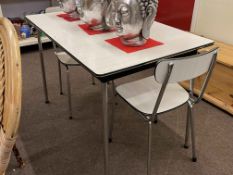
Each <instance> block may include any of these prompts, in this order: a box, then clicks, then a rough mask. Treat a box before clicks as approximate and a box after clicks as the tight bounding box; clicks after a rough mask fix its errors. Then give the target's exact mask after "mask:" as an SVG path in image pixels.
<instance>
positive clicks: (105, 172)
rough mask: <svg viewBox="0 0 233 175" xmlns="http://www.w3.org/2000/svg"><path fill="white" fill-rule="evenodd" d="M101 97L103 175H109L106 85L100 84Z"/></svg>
mask: <svg viewBox="0 0 233 175" xmlns="http://www.w3.org/2000/svg"><path fill="white" fill-rule="evenodd" d="M102 95H103V125H104V126H103V128H104V133H103V135H104V175H109V153H108V152H109V148H108V146H109V145H108V144H109V143H108V141H109V137H108V135H109V122H108V85H107V83H102Z"/></svg>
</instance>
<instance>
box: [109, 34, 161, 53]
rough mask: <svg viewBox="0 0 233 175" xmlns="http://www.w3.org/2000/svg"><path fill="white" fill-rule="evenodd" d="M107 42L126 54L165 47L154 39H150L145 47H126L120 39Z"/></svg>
mask: <svg viewBox="0 0 233 175" xmlns="http://www.w3.org/2000/svg"><path fill="white" fill-rule="evenodd" d="M105 41H106V42H108V43H110V44H111V45H113V46H115V47H117V48H118V49H120V50H122V51H124V52H126V53H132V52H137V51H140V50H144V49H148V48H151V47H155V46H160V45H163V43H162V42H159V41H155V40H153V39H148V40H147V43H146V44H145V45H143V46H126V45H124V44H122V42H121V40H120V38H119V37H117V38H112V39H107V40H105Z"/></svg>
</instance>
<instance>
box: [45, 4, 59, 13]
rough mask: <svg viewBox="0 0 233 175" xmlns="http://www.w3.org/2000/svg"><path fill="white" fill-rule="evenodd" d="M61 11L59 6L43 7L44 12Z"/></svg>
mask: <svg viewBox="0 0 233 175" xmlns="http://www.w3.org/2000/svg"><path fill="white" fill-rule="evenodd" d="M60 11H62V10H61V8H60V7H59V6H56V7H48V8H46V9H45V13H52V12H60Z"/></svg>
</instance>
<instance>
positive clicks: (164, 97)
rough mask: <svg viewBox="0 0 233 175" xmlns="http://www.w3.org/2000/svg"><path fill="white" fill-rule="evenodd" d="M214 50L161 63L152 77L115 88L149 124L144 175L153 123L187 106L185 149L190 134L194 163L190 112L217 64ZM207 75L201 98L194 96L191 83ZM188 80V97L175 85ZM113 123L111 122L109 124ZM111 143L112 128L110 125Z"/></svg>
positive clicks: (149, 163)
mask: <svg viewBox="0 0 233 175" xmlns="http://www.w3.org/2000/svg"><path fill="white" fill-rule="evenodd" d="M216 56H217V48H215V49H213V50H211V51H209V52H206V53H201V54H197V55H195V56H190V57H183V58H174V59H164V60H161V61H159V62H158V63H157V65H156V68H155V71H154V76H151V77H147V78H144V79H141V80H137V81H134V82H129V83H126V84H122V85H119V86H118V87H116V92H117V95H119V96H120V97H121V98H122V99H123V100H124V101H126V102H127V104H129V106H131V107H132V108H133V109H135V110H136V111H137V112H139V114H140V116H142V117H143V119H144V120H145V121H146V122H148V124H149V125H148V162H147V174H148V175H150V174H151V144H152V123H153V122H154V121H155V120H157V116H158V115H159V114H161V113H164V112H167V111H170V110H173V109H176V108H177V107H180V106H182V105H184V104H187V106H188V114H187V125H186V136H185V145H184V147H185V148H188V140H189V131H190V130H191V140H192V160H193V161H194V162H195V161H196V160H197V157H196V151H195V134H194V121H193V116H192V110H193V107H194V105H195V104H197V103H198V102H200V100H201V99H202V96H203V93H204V91H205V89H206V86H207V84H208V81H209V78H210V76H211V73H212V70H213V67H214V64H215V62H216ZM205 73H206V77H205V81H204V82H203V85H202V89H201V92H200V95H199V96H198V97H195V96H193V84H194V79H195V78H196V77H198V76H200V75H202V74H205ZM184 80H190V84H191V88H190V93H188V92H187V91H186V90H185V89H183V88H182V87H181V86H180V85H179V84H178V82H181V81H184ZM112 123H113V122H112ZM110 126H111V127H110V133H109V134H110V139H111V137H112V136H111V134H112V124H111V125H110Z"/></svg>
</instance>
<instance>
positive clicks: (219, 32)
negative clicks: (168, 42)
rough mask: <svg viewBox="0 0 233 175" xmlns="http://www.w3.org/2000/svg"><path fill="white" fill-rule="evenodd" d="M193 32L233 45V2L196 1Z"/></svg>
mask: <svg viewBox="0 0 233 175" xmlns="http://www.w3.org/2000/svg"><path fill="white" fill-rule="evenodd" d="M196 1H197V2H196V4H197V6H196V7H195V12H194V13H195V15H196V17H194V18H193V25H192V27H193V28H192V31H193V32H194V33H197V34H199V35H203V36H206V37H209V38H212V39H216V40H219V41H222V42H225V43H228V44H232V45H233V0H196Z"/></svg>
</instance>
